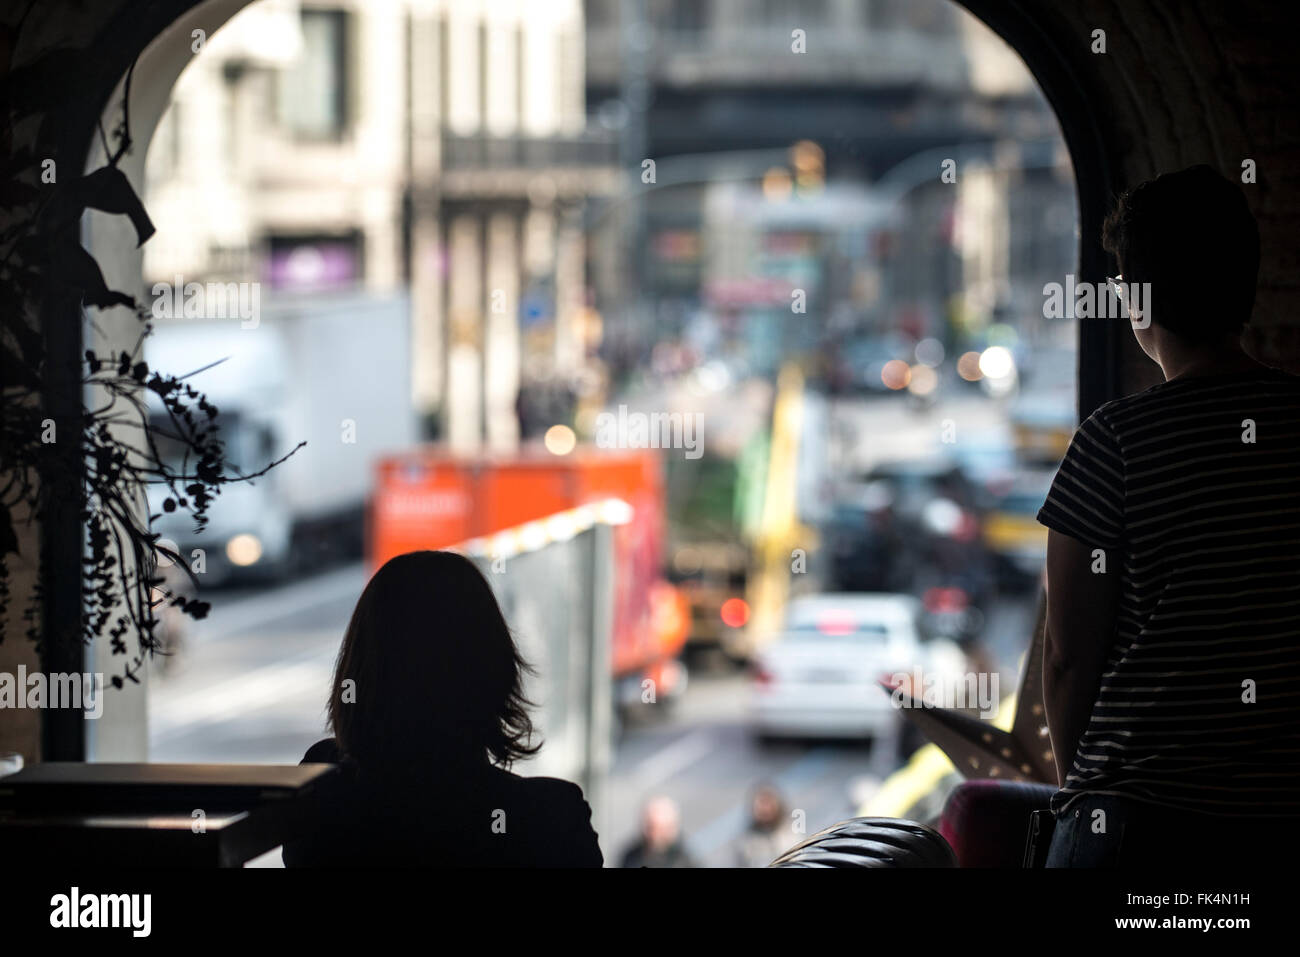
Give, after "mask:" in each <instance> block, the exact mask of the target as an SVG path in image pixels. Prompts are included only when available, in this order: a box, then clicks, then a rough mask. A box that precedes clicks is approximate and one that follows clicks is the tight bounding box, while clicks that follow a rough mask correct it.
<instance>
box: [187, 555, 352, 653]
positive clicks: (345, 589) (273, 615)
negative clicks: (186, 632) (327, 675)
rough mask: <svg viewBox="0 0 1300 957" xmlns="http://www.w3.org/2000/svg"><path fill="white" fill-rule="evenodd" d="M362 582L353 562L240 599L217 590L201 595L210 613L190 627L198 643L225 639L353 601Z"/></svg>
mask: <svg viewBox="0 0 1300 957" xmlns="http://www.w3.org/2000/svg"><path fill="white" fill-rule="evenodd" d="M365 583H366V578H365V566H364V565H363V564H362V563H361V562H355V563H353V564H351V565H347V566H345V567H343V568H336V569H334V570H333V571H329V572H325V573H324V574H321V575H317V576H316V577H314V578H307V579H303V580H302V581H297V582H294V583H293V584H291V585H285V586H284V587H282V588H275V589H272V590H270V591H267V592H264V593H262V594H260V595H254V596H253V597H251V598H244V599H241V600H239V601H234V602H228V603H227V602H222V600H221V595H220V593H217V594H215V595H212V596H211V597H210V598H209V596H207V595H204V596H202V597H203V600H204V601H209V600H210V601H211V602H212V612H211V613H210V615H209V616H208V618H206V619H204V620H203V621H202V622H196V623H195V624H194V625H193V626H192V627H193V628H194V637H195V638H196V639H197V640H198V641H200V642H204V641H213V640H216V639H220V638H227V637H230V636H231V635H236V634H239V633H241V632H245V631H251V630H252V629H253V628H254V627H264V626H266V625H268V624H271V623H272V622H276V621H281V620H283V619H285V618H293V617H296V616H297V615H300V614H302V613H303V612H306V611H311V610H312V609H314V608H319V607H320V606H321V605H324V604H328V603H332V602H343V601H349V602H354V601H356V600H357V598H358V597H360V595H361V589H362V588H363V587H364V586H365ZM340 637H342V636H340Z"/></svg>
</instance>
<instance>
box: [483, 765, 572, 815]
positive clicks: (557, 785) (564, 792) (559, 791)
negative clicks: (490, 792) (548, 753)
mask: <svg viewBox="0 0 1300 957" xmlns="http://www.w3.org/2000/svg"><path fill="white" fill-rule="evenodd" d="M490 775H491V780H492V781H493V783H494V784H495V785H496V786H497V787H498V788H500V789H501V790H503V791H505V792H506V793H513V794H519V795H521V796H524V797H527V798H529V799H530V800H534V801H552V802H554V803H556V804H573V805H581V806H583V807H585V806H586V804H587V801H586V798H585V797H584V796H583V793H582V788H580V787H579V786H578V785H576V784H574V783H573V782H572V781H565V780H563V779H562V778H545V777H539V778H533V777H524V776H523V775H521V774H515V773H514V772H513V771H507V770H505V769H504V768H495V767H494V768H492V769H491V772H490Z"/></svg>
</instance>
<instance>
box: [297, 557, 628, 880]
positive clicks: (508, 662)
mask: <svg viewBox="0 0 1300 957" xmlns="http://www.w3.org/2000/svg"><path fill="white" fill-rule="evenodd" d="M527 670H528V666H527V664H526V663H525V662H524V660H523V659H522V658H521V657H520V654H519V651H518V649H517V648H516V647H515V643H514V640H513V639H512V637H511V635H510V630H509V628H507V626H506V622H505V619H504V618H503V617H502V615H501V609H500V608H499V607H498V605H497V602H496V598H495V596H494V595H493V594H492V589H491V587H490V586H489V585H488V583H487V581H486V580H484V578H483V575H482V574H481V573H480V572H479V570H478V569H477V568H475V567H474V565H473V564H472V563H471V562H470V561H469V560H468V559H466V558H464V557H462V556H460V555H457V554H455V553H453V552H433V551H425V552H411V553H410V554H407V555H400V556H398V557H397V558H394V559H392V560H391V561H389V562H387V563H386V564H385V565H384V566H383V567H382V568H380V569H379V571H378V572H376V573H375V576H374V577H373V578H372V579H371V580H370V583H369V584H368V585H366V588H365V591H363V592H362V594H361V598H360V599H359V600H358V601H357V606H356V608H355V610H354V611H353V612H352V620H351V621H350V622H349V624H348V629H347V633H346V634H345V635H344V638H343V646H342V648H341V649H340V650H339V657H338V663H337V665H336V666H335V671H334V687H333V690H332V692H331V694H330V700H329V723H330V727H331V729H332V730H333V732H334V737H333V738H327V739H326V740H324V741H319V742H317V743H316V744H314V745H312V747H311V748H310V749H309V750H308V751H307V754H306V755H305V756H304V758H303V763H312V762H327V763H338V764H340V765H341V766H342V769H343V785H342V788H341V789H340V791H339V793H338V794H337V795H335V796H334V797H333V798H332V799H331V800H330V801H329V802H328V803H327V804H326V806H325V807H324V808H323V809H322V814H321V820H320V824H319V827H318V828H317V829H316V830H315V832H314V833H312V834H311V835H310V836H308V837H306V838H303V839H301V840H298V841H295V842H292V843H289V844H286V845H285V848H284V862H285V864H286V865H287V866H290V867H300V866H375V865H379V866H382V865H399V866H400V865H427V866H441V867H461V866H464V867H600V866H601V865H602V863H603V861H602V857H601V852H600V847H599V845H598V844H597V841H596V833H595V831H593V830H592V827H591V809H590V808H589V807H588V806H587V803H586V801H585V800H584V799H583V796H582V791H581V789H580V788H578V787H577V785H574V784H570V783H569V782H567V781H559V780H556V779H554V778H524V777H520V776H518V775H515V774H511V773H510V772H509V770H508V768H509V766H510V764H511V763H512V762H514V761H515V760H517V759H519V758H524V757H528V756H531V755H533V754H536V753H537V751H538V750H539V749H540V747H541V744H540V742H535V741H533V740H532V739H533V725H532V721H531V720H530V718H529V715H528V705H529V703H528V701H527V700H526V699H525V698H524V695H523V685H522V681H523V675H524V673H525V672H526V671H527Z"/></svg>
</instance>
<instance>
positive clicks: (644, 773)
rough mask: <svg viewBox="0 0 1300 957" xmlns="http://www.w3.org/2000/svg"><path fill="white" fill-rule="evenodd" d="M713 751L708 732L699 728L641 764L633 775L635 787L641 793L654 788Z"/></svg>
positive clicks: (711, 740) (711, 737)
mask: <svg viewBox="0 0 1300 957" xmlns="http://www.w3.org/2000/svg"><path fill="white" fill-rule="evenodd" d="M713 749H714V741H713V735H712V733H711V732H710V731H708V730H706V729H703V728H701V729H698V730H696V731H692V732H690V733H688V734H684V735H682V736H681V737H680V738H678V739H677V740H675V741H673V742H672V743H671V744H669V745H668V746H667V747H665V748H661V749H660V750H659V751H657V752H655V753H654V754H652V755H651V756H650V757H649V758H647V759H646V760H644V761H642V762H641V764H640V765H639V766H638V767H637V769H636V772H635V775H634V780H635V782H636V787H638V788H639V789H640V790H642V791H647V790H651V789H653V788H656V787H658V786H659V785H660V784H662V783H663V782H664V781H667V780H668V779H669V778H671V777H672V776H673V775H675V774H677V773H678V772H679V771H683V770H685V769H686V768H688V767H690V766H691V765H692V764H694V763H695V762H696V761H699V760H700V759H701V758H703V757H704V756H705V755H707V754H710V753H712V752H713Z"/></svg>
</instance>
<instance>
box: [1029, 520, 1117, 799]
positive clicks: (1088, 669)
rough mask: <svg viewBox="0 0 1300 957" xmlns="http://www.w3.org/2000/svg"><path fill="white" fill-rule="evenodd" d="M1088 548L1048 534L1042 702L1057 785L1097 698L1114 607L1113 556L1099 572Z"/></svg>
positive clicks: (1111, 634)
mask: <svg viewBox="0 0 1300 957" xmlns="http://www.w3.org/2000/svg"><path fill="white" fill-rule="evenodd" d="M1093 551H1094V550H1093V549H1092V548H1090V547H1089V546H1087V545H1084V544H1083V543H1082V542H1080V541H1078V540H1077V539H1074V538H1071V537H1070V536H1068V535H1063V534H1061V533H1060V532H1057V531H1055V530H1049V531H1048V533H1047V634H1046V636H1045V639H1044V647H1043V705H1044V708H1045V709H1046V712H1047V729H1048V731H1049V732H1050V734H1051V736H1052V754H1053V756H1054V757H1055V759H1056V773H1057V777H1058V779H1059V782H1060V783H1061V784H1062V785H1063V784H1064V783H1065V777H1066V775H1067V774H1068V773H1069V771H1070V766H1071V764H1072V763H1073V761H1074V753H1075V750H1076V749H1077V748H1078V745H1079V738H1080V737H1082V736H1083V732H1084V731H1085V730H1086V729H1087V727H1088V720H1089V718H1090V717H1091V715H1092V706H1093V704H1094V703H1095V702H1096V700H1097V689H1098V687H1099V686H1100V685H1101V674H1102V671H1103V670H1104V669H1105V667H1106V656H1107V653H1108V652H1109V651H1110V645H1111V642H1112V641H1113V640H1114V637H1115V616H1116V613H1117V609H1118V607H1119V569H1117V568H1112V567H1111V565H1110V559H1111V558H1113V557H1117V555H1116V554H1115V553H1114V552H1111V553H1109V554H1107V555H1106V561H1105V564H1103V565H1101V568H1104V571H1103V570H1097V569H1098V562H1097V561H1096V560H1095V559H1094V557H1093Z"/></svg>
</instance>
